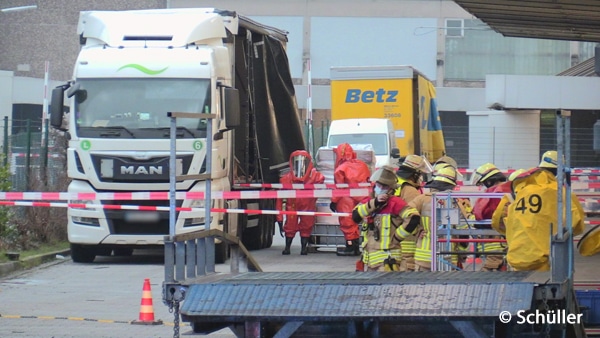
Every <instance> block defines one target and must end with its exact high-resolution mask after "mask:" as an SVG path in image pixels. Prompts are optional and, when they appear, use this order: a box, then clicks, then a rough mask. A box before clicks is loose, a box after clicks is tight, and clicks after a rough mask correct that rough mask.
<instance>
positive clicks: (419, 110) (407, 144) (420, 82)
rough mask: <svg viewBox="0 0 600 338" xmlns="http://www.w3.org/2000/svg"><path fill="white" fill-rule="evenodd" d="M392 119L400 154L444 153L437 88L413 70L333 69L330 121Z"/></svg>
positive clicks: (434, 157) (434, 155) (432, 156)
mask: <svg viewBox="0 0 600 338" xmlns="http://www.w3.org/2000/svg"><path fill="white" fill-rule="evenodd" d="M355 118H386V119H390V120H392V123H393V125H394V132H395V138H396V144H397V146H398V149H400V155H401V156H406V155H408V154H419V155H425V156H427V159H428V160H429V161H430V162H431V163H433V162H435V160H437V159H438V158H439V157H441V156H442V155H444V154H445V152H446V147H445V144H444V135H443V132H442V125H441V122H440V116H439V113H438V110H437V102H436V94H435V87H434V85H433V83H432V82H431V81H429V80H428V79H427V78H426V77H425V76H424V75H423V74H421V73H420V72H419V71H418V70H416V69H414V68H413V67H410V66H365V67H332V68H331V119H332V120H341V119H355Z"/></svg>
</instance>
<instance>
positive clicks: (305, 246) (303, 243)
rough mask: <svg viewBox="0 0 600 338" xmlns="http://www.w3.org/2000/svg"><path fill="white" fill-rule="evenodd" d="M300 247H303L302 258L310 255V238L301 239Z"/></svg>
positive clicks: (301, 250)
mask: <svg viewBox="0 0 600 338" xmlns="http://www.w3.org/2000/svg"><path fill="white" fill-rule="evenodd" d="M300 245H301V246H302V248H301V249H300V254H301V255H302V256H306V255H308V248H307V246H308V237H300Z"/></svg>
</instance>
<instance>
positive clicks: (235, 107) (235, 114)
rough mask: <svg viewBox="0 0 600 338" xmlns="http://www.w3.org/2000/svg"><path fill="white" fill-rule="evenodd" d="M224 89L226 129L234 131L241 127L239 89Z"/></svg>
mask: <svg viewBox="0 0 600 338" xmlns="http://www.w3.org/2000/svg"><path fill="white" fill-rule="evenodd" d="M221 88H222V89H223V91H222V93H223V95H222V97H223V109H224V110H225V127H226V128H227V129H233V128H235V127H238V126H239V125H240V94H239V92H238V90H237V89H235V88H230V87H221Z"/></svg>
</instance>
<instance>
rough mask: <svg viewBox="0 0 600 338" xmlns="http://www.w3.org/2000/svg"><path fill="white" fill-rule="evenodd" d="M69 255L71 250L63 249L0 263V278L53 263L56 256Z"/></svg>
mask: <svg viewBox="0 0 600 338" xmlns="http://www.w3.org/2000/svg"><path fill="white" fill-rule="evenodd" d="M70 254H71V250H70V249H65V250H59V251H53V252H48V253H45V254H40V255H36V256H31V257H27V258H24V259H21V260H18V261H15V262H6V263H0V277H4V276H6V275H9V274H11V273H13V272H17V271H21V270H27V269H31V268H33V267H36V266H39V265H42V264H44V263H47V262H50V261H53V260H55V259H56V255H62V256H68V255H70Z"/></svg>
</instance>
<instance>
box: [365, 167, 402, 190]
mask: <svg viewBox="0 0 600 338" xmlns="http://www.w3.org/2000/svg"><path fill="white" fill-rule="evenodd" d="M371 182H379V183H381V184H383V185H387V186H388V187H391V188H393V189H395V188H396V183H397V182H398V178H397V177H396V174H395V173H394V168H393V167H391V166H388V165H384V166H383V167H381V168H379V169H377V170H376V171H375V172H374V173H373V175H371Z"/></svg>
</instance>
